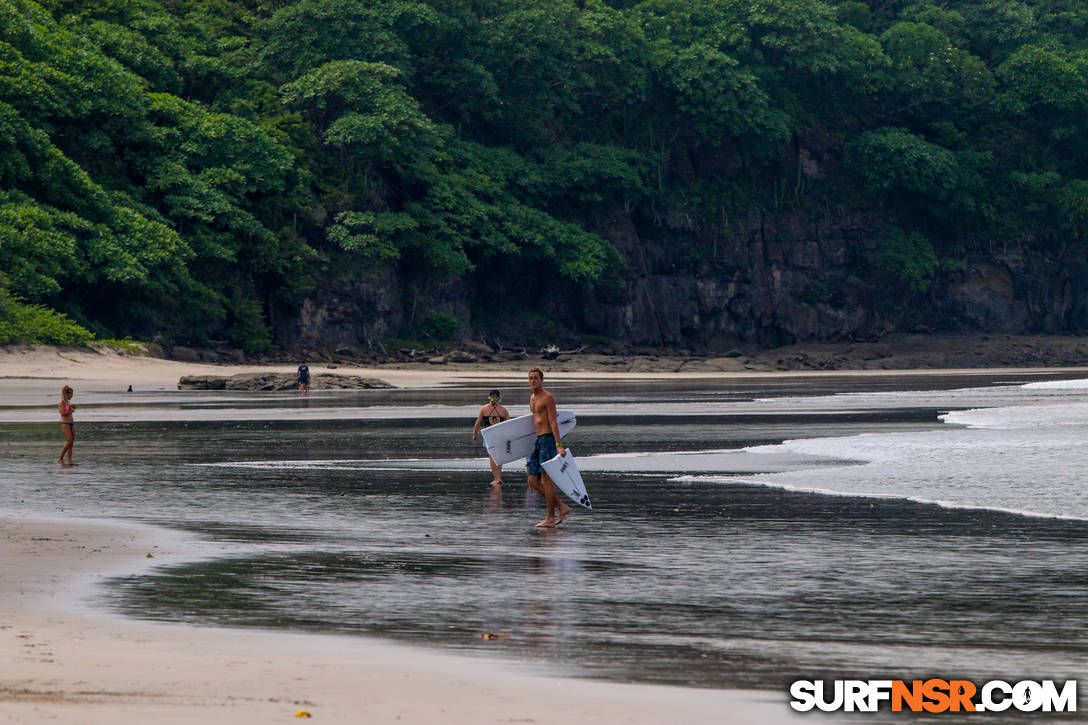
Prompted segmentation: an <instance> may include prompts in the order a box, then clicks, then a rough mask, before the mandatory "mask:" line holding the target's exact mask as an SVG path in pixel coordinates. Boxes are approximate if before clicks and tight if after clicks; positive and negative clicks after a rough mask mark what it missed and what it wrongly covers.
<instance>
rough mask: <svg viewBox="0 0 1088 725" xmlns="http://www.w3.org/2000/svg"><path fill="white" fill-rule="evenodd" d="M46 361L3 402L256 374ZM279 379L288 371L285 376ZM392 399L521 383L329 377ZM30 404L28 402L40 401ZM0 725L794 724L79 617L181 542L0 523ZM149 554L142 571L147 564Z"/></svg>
mask: <svg viewBox="0 0 1088 725" xmlns="http://www.w3.org/2000/svg"><path fill="white" fill-rule="evenodd" d="M267 369H268V368H255V367H251V366H238V367H226V366H218V365H201V364H190V363H178V362H171V361H165V360H158V359H153V358H144V357H134V356H131V355H124V354H117V353H110V352H92V351H85V350H83V351H81V350H58V349H55V348H14V349H8V350H5V351H0V399H3V400H5V401H7V404H9V405H10V404H18V405H26V404H31V405H43V406H47V405H51V404H52V403H53V398H55V397H56V396H55V395H54V393H55V392H56V390H55V389H58V388H59V387H60V385H61V384H62V382H61V381H63V382H64V383H68V384H71V385H73V386H74V387H76V388H77V390H84V391H87V390H123V389H124V386H127V385H133V386H135V387H137V388H138V389H139V390H143V391H147V390H156V389H157V390H173V389H175V388H176V385H177V379H178V377H179V376H181V375H189V374H233V373H236V372H248V371H254V370H267ZM282 371H287V372H292V371H293V369H290V368H288V367H286V366H284V367H283V368H282ZM338 372H344V373H356V374H366V375H371V376H377V377H381V378H383V379H386V380H388V381H389V382H391V383H393V384H395V385H398V386H426V385H438V384H441V383H443V382H451V381H457V380H466V379H468V380H471V379H487V380H495V379H501V378H502V377H505V376H509V378H510V379H517V380H520V379H521V377H522V374H521V373H520V372H514V371H510V372H506V373H497V372H491V371H484V372H480V371H477V372H473V371H451V370H441V371H437V370H429V369H428V370H374V369H369V370H361V371H357V370H353V369H347V370H339V371H338ZM39 399H40V402H39ZM0 531H2V533H0V536H2V541H3V544H2V547H3V548H2V551H3V557H2V558H0V640H2V641H3V647H2V651H3V656H2V657H0V703H2V707H0V711H2V713H3V714H2V716H0V722H15V723H40V722H64V723H111V725H117V724H122V725H123V724H124V723H133V724H135V723H147V722H162V723H173V722H178V723H181V722H187V723H188V722H194V721H195V722H202V723H239V722H257V721H260V722H288V721H297V720H296V718H299V717H305V715H300V713H309V714H310V715H312V717H313V718H314V719H317V720H319V721H324V722H342V723H348V722H375V723H386V722H388V723H392V722H412V723H439V722H442V723H480V722H529V723H531V722H559V721H562V722H568V723H621V722H622V723H663V722H687V723H712V722H713V723H721V722H730V723H779V722H793V721H796V720H797V719H798V718H799V717H800V716H797V715H795V714H794V713H793V712H792V711H791V710H790V709H789V708H788V705H787V704H786V693H785V692H781V691H776V690H766V691H742V690H706V689H689V688H678V687H665V686H648V685H625V684H616V683H605V682H597V681H590V680H573V679H562V678H554V677H545V676H541V675H537V674H530V673H527V672H519V671H518V669H517V666H516V665H512V664H511V663H509V662H499V661H494V662H493V661H490V660H486V659H480V658H469V657H460V656H455V655H450V654H446V653H443V652H438V651H436V650H430V649H425V648H415V647H410V646H406V645H400V644H388V643H385V642H383V641H378V640H373V639H368V638H362V637H340V636H329V635H312V634H289V633H282V632H271V631H253V630H232V629H218V628H199V627H192V626H186V625H172V624H159V623H151V622H145V621H135V620H130V619H125V618H121V617H119V616H115V615H112V614H109V613H107V612H103V611H101V610H100V609H98V608H96V607H94V606H92V605H90V604H89V603H88V602H89V601H91V599H92V594H93V592H94V587H95V585H96V583H99V582H101V581H102V580H103V579H105V578H108V577H111V576H119V575H125V574H132V573H136V572H139V571H141V570H144V569H145V568H147V567H150V566H157V565H164V564H171V563H180V562H182V561H186V560H187V559H188V558H191V557H192V555H191V554H190V553H189V551H188V548H187V546H186V540H185V537H184V536H182V535H180V534H177V533H174V532H168V531H163V530H158V529H154V528H150V527H143V526H138V525H133V524H130V523H122V522H115V521H100V520H94V521H88V520H77V519H56V520H37V519H35V520H27V519H13V518H10V517H9V518H0ZM149 554H150V555H151V557H150V558H149V557H148V555H149Z"/></svg>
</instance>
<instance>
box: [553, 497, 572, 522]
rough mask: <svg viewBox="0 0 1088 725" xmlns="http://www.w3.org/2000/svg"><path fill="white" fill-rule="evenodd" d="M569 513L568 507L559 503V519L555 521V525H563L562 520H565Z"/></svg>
mask: <svg viewBox="0 0 1088 725" xmlns="http://www.w3.org/2000/svg"><path fill="white" fill-rule="evenodd" d="M569 513H570V506H567V505H566V504H565V503H563V502H562V501H560V502H559V517H558V518H556V520H555V525H556V526H558V525H559V524H561V523H563V519H565V518H567V514H569Z"/></svg>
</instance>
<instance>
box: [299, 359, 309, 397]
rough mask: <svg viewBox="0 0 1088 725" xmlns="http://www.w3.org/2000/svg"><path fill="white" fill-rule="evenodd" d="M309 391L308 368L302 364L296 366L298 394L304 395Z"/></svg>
mask: <svg viewBox="0 0 1088 725" xmlns="http://www.w3.org/2000/svg"><path fill="white" fill-rule="evenodd" d="M309 389H310V366H309V365H307V364H306V363H302V364H301V365H299V366H298V392H300V393H305V392H307V391H308V390H309Z"/></svg>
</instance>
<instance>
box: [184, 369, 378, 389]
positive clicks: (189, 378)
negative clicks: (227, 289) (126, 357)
mask: <svg viewBox="0 0 1088 725" xmlns="http://www.w3.org/2000/svg"><path fill="white" fill-rule="evenodd" d="M297 387H298V376H296V375H292V374H290V373H240V374H238V375H230V376H226V375H185V376H183V377H182V378H181V379H180V380H178V390H295V389H296V388H297ZM392 387H395V386H393V385H390V384H389V383H387V382H385V381H384V380H379V379H378V378H364V377H360V376H358V375H324V374H317V375H313V376H311V377H310V389H311V390H367V389H377V388H392Z"/></svg>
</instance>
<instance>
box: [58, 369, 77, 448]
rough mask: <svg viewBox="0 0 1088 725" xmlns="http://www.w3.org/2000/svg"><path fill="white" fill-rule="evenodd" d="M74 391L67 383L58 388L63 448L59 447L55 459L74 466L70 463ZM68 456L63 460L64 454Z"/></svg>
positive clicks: (73, 424)
mask: <svg viewBox="0 0 1088 725" xmlns="http://www.w3.org/2000/svg"><path fill="white" fill-rule="evenodd" d="M73 393H74V391H73V390H72V389H71V388H70V387H69V386H67V385H65V386H64V387H63V388H61V390H60V402H59V403H57V410H58V411H60V428H61V430H62V431H64V448H63V449H61V452H60V458H58V459H57V463H59V464H61V465H62V466H74V465H75V464H74V463H72V446H74V445H75V443H76V422H75V420H74V419H73V418H72V413H73V412H74V411H75V409H76V406H74V405H72V395H73ZM65 455H67V456H68V462H67V463H65V462H64V456H65Z"/></svg>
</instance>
